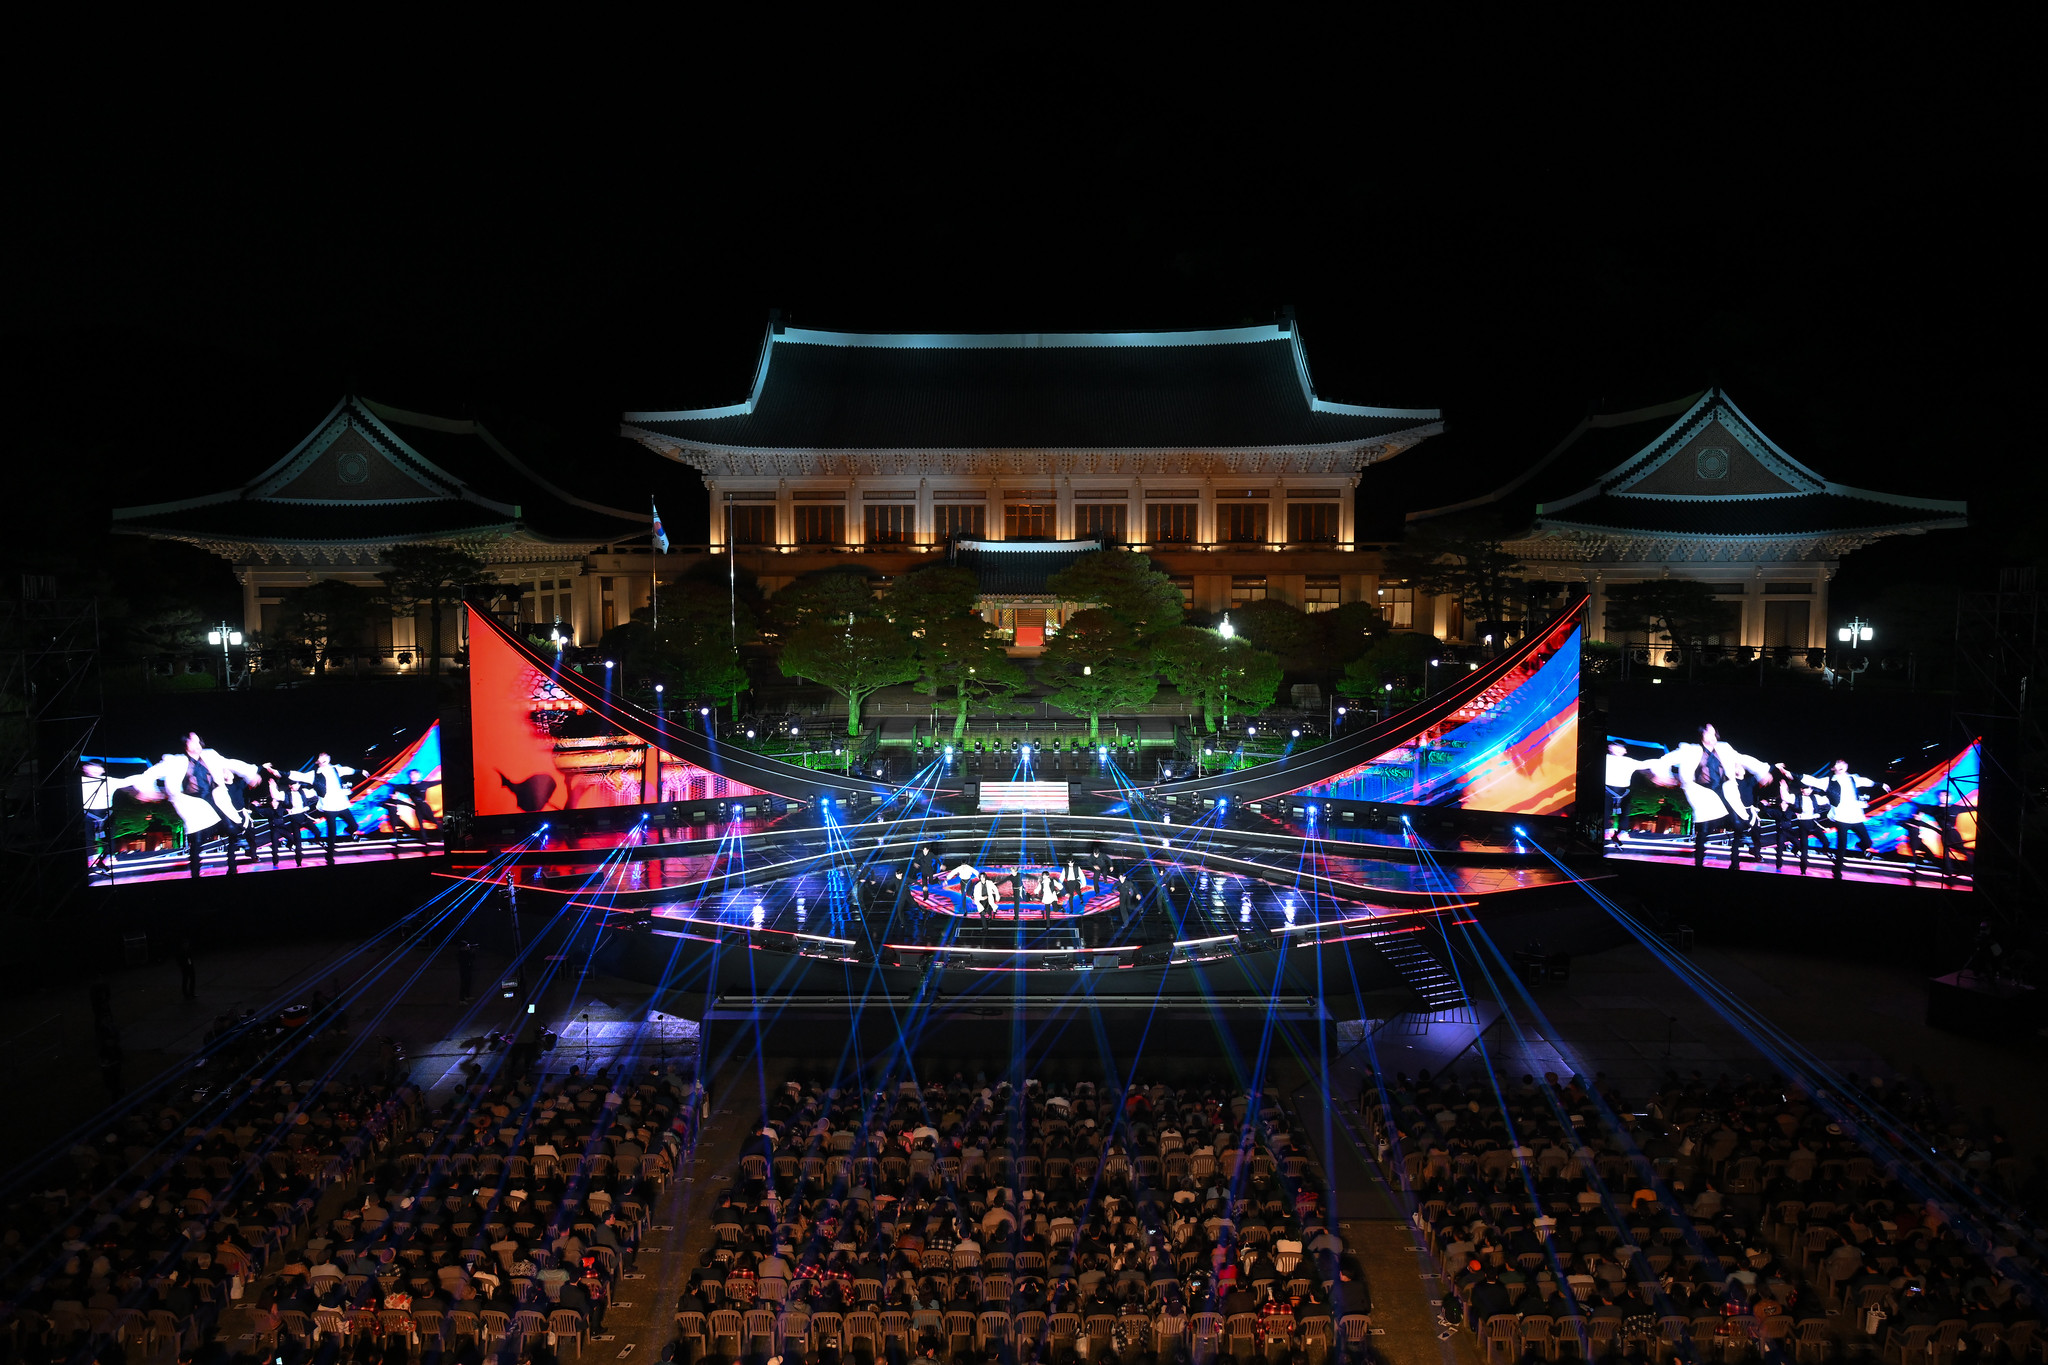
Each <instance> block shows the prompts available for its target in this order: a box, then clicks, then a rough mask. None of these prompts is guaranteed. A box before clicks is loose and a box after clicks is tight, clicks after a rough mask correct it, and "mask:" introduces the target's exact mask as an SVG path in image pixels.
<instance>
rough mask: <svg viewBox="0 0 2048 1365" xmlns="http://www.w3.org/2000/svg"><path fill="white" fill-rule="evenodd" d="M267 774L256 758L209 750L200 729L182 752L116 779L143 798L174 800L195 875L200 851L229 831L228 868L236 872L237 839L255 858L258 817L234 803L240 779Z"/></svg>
mask: <svg viewBox="0 0 2048 1365" xmlns="http://www.w3.org/2000/svg"><path fill="white" fill-rule="evenodd" d="M262 780H263V773H262V771H261V770H260V769H258V768H257V767H256V765H255V764H253V763H244V762H242V761H241V760H240V759H238V758H229V757H227V756H226V755H225V754H222V753H220V752H219V751H218V750H215V749H209V748H207V747H206V745H205V743H204V742H203V741H201V740H200V738H199V736H198V735H197V734H195V733H187V734H186V736H185V749H184V752H183V753H176V754H165V755H164V756H163V758H162V759H160V760H159V761H157V762H156V763H153V764H151V765H150V766H149V767H147V768H144V769H143V770H142V771H141V772H139V773H136V774H134V775H133V776H130V777H124V778H122V779H121V780H120V781H118V782H116V783H114V784H113V785H114V786H115V787H116V788H122V787H125V788H127V789H128V790H130V791H132V792H134V793H135V797H136V799H137V800H139V801H169V802H170V803H171V809H172V810H174V811H176V812H177V813H178V820H179V822H180V823H181V824H183V825H184V826H185V854H186V858H187V860H188V862H189V865H190V867H191V872H192V875H193V876H194V877H197V876H198V875H199V860H200V854H201V852H202V850H203V849H204V848H205V846H206V845H207V844H209V843H211V842H212V841H213V840H214V839H215V838H217V837H221V836H225V837H226V839H227V849H228V872H229V873H230V874H232V873H233V872H234V871H235V840H236V839H239V838H248V839H249V840H250V845H249V860H250V861H251V862H254V861H256V846H255V842H254V835H253V833H252V831H253V829H254V822H253V821H251V820H250V819H249V817H248V815H247V814H246V813H245V812H244V811H243V810H242V809H241V808H240V807H239V806H237V805H236V804H235V801H234V796H233V789H234V784H235V783H236V782H246V783H248V784H249V785H250V786H254V785H256V784H257V783H259V782H261V781H262Z"/></svg>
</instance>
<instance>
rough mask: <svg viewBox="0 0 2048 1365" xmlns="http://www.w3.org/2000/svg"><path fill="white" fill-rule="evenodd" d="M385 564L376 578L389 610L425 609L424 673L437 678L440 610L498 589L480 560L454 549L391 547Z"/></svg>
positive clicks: (408, 546) (417, 546)
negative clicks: (483, 591)
mask: <svg viewBox="0 0 2048 1365" xmlns="http://www.w3.org/2000/svg"><path fill="white" fill-rule="evenodd" d="M384 560H385V562H386V563H387V564H389V565H390V566H391V567H390V568H389V569H386V570H385V571H384V572H383V573H380V574H378V575H377V577H378V578H380V579H382V580H383V582H384V596H385V599H386V600H387V601H388V602H390V603H391V605H392V607H393V608H394V609H396V610H397V611H399V612H404V613H410V612H416V611H418V610H419V608H420V607H422V606H424V607H426V608H427V620H428V644H427V649H426V655H427V672H428V673H429V675H431V676H433V677H439V676H440V674H441V617H442V609H443V608H444V607H446V606H448V605H450V604H452V603H459V602H461V601H462V600H463V598H464V597H465V596H466V595H467V594H469V593H471V592H474V591H477V590H479V589H483V588H495V587H497V586H498V583H497V580H496V579H495V578H493V577H492V576H491V571H490V566H488V565H487V564H485V563H484V561H483V560H482V559H480V558H478V557H477V556H476V555H473V554H471V553H470V552H469V551H467V550H461V549H457V548H456V547H455V546H453V545H394V546H392V547H391V548H390V549H389V550H387V551H385V552H384Z"/></svg>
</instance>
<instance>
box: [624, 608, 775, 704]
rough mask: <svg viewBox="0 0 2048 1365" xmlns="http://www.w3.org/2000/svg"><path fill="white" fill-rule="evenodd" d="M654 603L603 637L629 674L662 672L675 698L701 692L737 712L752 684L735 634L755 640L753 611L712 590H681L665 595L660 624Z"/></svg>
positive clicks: (642, 675)
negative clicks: (655, 614)
mask: <svg viewBox="0 0 2048 1365" xmlns="http://www.w3.org/2000/svg"><path fill="white" fill-rule="evenodd" d="M653 621H654V613H653V610H652V608H651V607H641V608H639V609H638V610H636V611H635V612H634V613H633V619H632V620H631V621H629V622H628V623H626V624H625V625H623V626H618V627H616V628H614V629H612V630H610V631H607V632H606V633H605V637H604V639H603V640H602V641H600V642H599V649H600V651H601V652H602V653H603V655H604V657H605V658H607V659H610V660H613V661H614V662H615V663H616V664H617V665H618V667H619V669H620V670H622V671H623V672H624V675H625V677H626V678H628V679H640V678H657V679H659V680H660V681H661V682H662V683H663V684H664V685H665V686H666V688H667V689H668V693H669V695H670V697H671V699H672V700H679V699H681V698H684V697H699V698H703V699H704V700H707V701H710V702H711V703H712V704H713V705H715V706H719V707H725V708H730V709H732V710H733V711H734V713H735V714H737V711H738V707H739V699H740V697H741V696H742V695H744V694H745V693H746V691H747V689H748V688H749V687H750V686H751V685H752V683H751V680H750V679H749V678H748V676H747V670H746V666H745V665H744V664H743V663H742V662H741V661H740V654H739V650H738V649H737V648H736V647H735V645H734V640H735V639H738V640H741V641H745V640H751V639H752V638H753V637H754V634H755V630H756V627H755V623H754V613H753V612H752V610H751V609H750V608H749V607H748V606H747V604H746V603H744V602H741V603H738V604H737V605H736V606H735V605H732V604H729V603H728V602H727V601H726V600H725V599H724V598H721V597H718V596H716V595H713V594H709V593H692V592H677V593H670V594H669V595H668V596H666V597H664V598H663V599H662V603H661V626H660V628H659V629H656V627H655V626H654V624H653Z"/></svg>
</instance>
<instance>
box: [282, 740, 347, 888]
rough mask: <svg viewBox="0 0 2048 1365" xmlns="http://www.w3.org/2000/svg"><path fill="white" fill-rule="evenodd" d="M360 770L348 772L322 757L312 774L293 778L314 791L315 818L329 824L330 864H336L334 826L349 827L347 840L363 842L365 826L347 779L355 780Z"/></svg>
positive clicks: (331, 760)
mask: <svg viewBox="0 0 2048 1365" xmlns="http://www.w3.org/2000/svg"><path fill="white" fill-rule="evenodd" d="M359 771H360V770H359V769H356V768H345V767H342V766H341V765H339V764H337V763H336V762H335V761H334V757H333V755H331V754H327V753H322V754H320V755H319V756H318V757H317V758H316V759H315V761H314V763H313V769H312V771H311V772H303V773H298V772H295V773H293V774H291V779H292V781H294V782H304V783H306V784H307V785H309V786H310V787H312V789H313V809H314V810H315V811H316V812H318V815H317V817H316V818H318V819H320V820H324V821H325V822H326V824H327V861H328V862H330V863H331V862H333V861H334V822H335V821H336V820H343V821H346V822H347V823H348V837H349V838H351V839H360V838H361V837H362V834H363V831H362V826H360V825H358V824H357V823H356V812H355V807H354V804H353V803H352V802H351V801H350V800H349V794H348V783H347V782H345V781H343V780H342V779H344V778H349V777H354V776H355V775H356V774H357V773H358V772H359Z"/></svg>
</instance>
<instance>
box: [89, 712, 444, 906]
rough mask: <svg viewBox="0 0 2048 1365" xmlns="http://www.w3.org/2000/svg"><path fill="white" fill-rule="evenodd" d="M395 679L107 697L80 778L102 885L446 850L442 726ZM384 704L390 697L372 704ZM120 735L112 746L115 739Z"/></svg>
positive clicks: (94, 871) (93, 868)
mask: <svg viewBox="0 0 2048 1365" xmlns="http://www.w3.org/2000/svg"><path fill="white" fill-rule="evenodd" d="M408 700H416V698H408V697H407V696H406V695H405V694H403V693H402V692H393V693H392V694H389V695H385V696H379V695H377V694H374V693H373V694H370V695H368V696H367V697H366V696H365V694H364V693H363V692H362V691H361V690H358V691H355V692H350V691H347V690H345V689H337V690H336V691H334V692H332V693H323V691H322V690H321V689H318V688H308V689H307V690H305V691H304V692H283V693H275V694H270V695H267V696H260V697H252V698H242V697H236V696H225V697H205V698H194V699H192V700H191V701H190V702H188V703H179V702H177V701H174V700H165V699H152V702H151V704H149V705H147V706H137V707H134V708H129V711H130V713H129V714H126V715H124V714H122V713H123V710H124V708H123V707H121V706H120V705H119V704H117V705H115V706H114V707H112V708H110V714H109V719H108V723H107V724H106V725H105V726H103V728H102V732H101V737H102V740H103V741H113V743H107V742H102V743H101V744H98V745H96V746H95V749H96V750H100V752H93V753H89V754H87V755H85V757H84V760H83V761H82V763H81V764H80V769H79V786H80V792H81V799H82V803H83V806H84V812H85V828H86V835H87V839H88V844H89V847H88V850H87V856H88V858H89V859H90V863H89V873H88V876H89V880H90V881H91V882H92V883H93V884H95V885H100V886H110V885H125V884H128V883H131V882H151V881H164V880H170V879H185V878H194V877H225V876H235V875H241V874H245V873H253V872H272V871H279V870H284V869H293V868H316V867H333V866H336V865H338V864H343V863H361V862H369V861H389V860H391V859H396V858H410V857H421V856H426V855H430V854H438V853H439V852H441V850H442V833H441V817H442V810H443V795H442V789H441V725H440V722H439V721H438V720H437V719H433V718H432V717H431V716H429V717H425V718H419V719H409V718H408V717H407V716H406V715H405V714H404V713H405V712H407V711H410V710H414V709H416V708H415V707H413V706H409V705H407V704H406V702H407V701H408ZM380 703H390V704H389V705H388V706H387V705H380ZM117 745H118V746H119V747H118V748H117V747H116V746H117Z"/></svg>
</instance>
